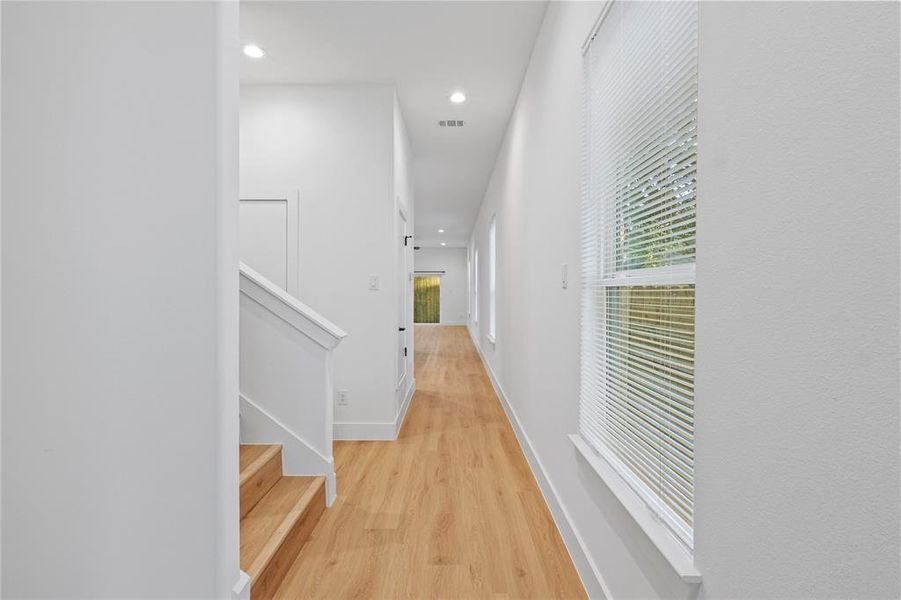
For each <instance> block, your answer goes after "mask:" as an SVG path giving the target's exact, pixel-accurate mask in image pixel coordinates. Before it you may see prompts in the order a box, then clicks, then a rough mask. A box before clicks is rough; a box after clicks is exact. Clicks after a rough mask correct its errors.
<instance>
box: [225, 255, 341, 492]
mask: <svg viewBox="0 0 901 600" xmlns="http://www.w3.org/2000/svg"><path fill="white" fill-rule="evenodd" d="M240 273H241V275H240V292H241V313H240V314H241V317H240V321H241V324H240V390H241V442H242V443H245V444H282V446H283V448H284V456H283V461H284V471H285V474H286V475H324V476H325V477H326V482H327V486H326V501H327V503H328V504H329V505H331V503H332V501H333V500H334V498H335V493H336V489H335V466H334V458H333V454H332V441H333V431H332V430H333V420H334V411H333V373H332V371H333V357H332V353H333V351H334V349H335V347H336V346H337V345H338V344H339V343H340V342H341V340H342V339H343V338H344V337H345V336H346V335H347V334H346V333H345V332H344V331H343V330H341V329H340V328H339V327H337V326H335V325H334V324H333V323H331V322H330V321H329V320H328V319H326V318H324V317H323V316H322V315H320V314H319V313H317V312H316V311H314V310H313V309H311V308H310V307H309V306H307V305H305V304H304V303H302V302H300V301H299V300H297V299H296V298H294V297H293V296H291V295H289V294H288V293H287V292H285V291H284V290H283V289H281V288H279V287H278V286H277V285H275V284H274V283H272V282H271V281H269V280H268V279H266V278H265V277H263V276H262V275H260V274H259V273H257V272H256V271H254V270H253V269H251V268H250V267H248V266H247V265H245V264H243V263H242V264H241V269H240Z"/></svg>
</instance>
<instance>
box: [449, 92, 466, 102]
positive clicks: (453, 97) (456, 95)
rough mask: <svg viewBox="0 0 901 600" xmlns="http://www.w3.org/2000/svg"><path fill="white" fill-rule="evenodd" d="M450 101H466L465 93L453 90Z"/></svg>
mask: <svg viewBox="0 0 901 600" xmlns="http://www.w3.org/2000/svg"><path fill="white" fill-rule="evenodd" d="M450 101H451V102H453V103H454V104H460V103H461V102H466V94H464V93H463V92H454V93H453V94H451V97H450Z"/></svg>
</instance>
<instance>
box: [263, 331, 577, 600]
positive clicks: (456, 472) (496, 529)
mask: <svg viewBox="0 0 901 600" xmlns="http://www.w3.org/2000/svg"><path fill="white" fill-rule="evenodd" d="M415 336H416V338H415V341H416V386H417V391H416V394H415V396H414V397H413V401H412V404H411V406H410V409H409V412H408V414H407V418H406V422H405V424H404V427H403V430H402V431H401V435H400V438H399V439H398V440H397V441H395V442H338V443H337V444H336V447H335V462H336V469H337V477H338V499H337V500H336V502H335V504H334V506H332V507H331V508H329V509H327V510H326V511H325V514H324V515H323V516H322V519H321V520H320V521H319V523H318V525H317V526H316V528H315V529H314V530H313V534H312V537H311V539H310V540H309V541H308V542H307V544H306V545H305V546H304V548H303V550H301V552H300V555H299V556H298V557H297V560H296V562H295V563H294V565H293V566H292V567H291V570H290V572H289V573H288V575H287V576H286V577H285V580H284V582H283V583H282V586H281V588H280V589H279V593H278V595H277V596H276V597H277V598H281V599H297V598H327V599H330V600H338V599H343V598H416V599H427V598H584V597H585V593H584V591H583V589H582V585H581V583H580V582H579V578H578V575H577V574H576V571H575V569H574V567H573V565H572V561H571V560H570V558H569V555H568V554H567V552H566V548H565V547H564V545H563V542H562V540H561V539H560V536H559V534H558V533H557V529H556V528H555V526H554V523H553V521H552V520H551V516H550V513H549V512H548V510H547V507H546V505H545V503H544V499H543V498H542V496H541V492H540V491H539V489H538V486H537V484H536V483H535V480H534V478H533V477H532V473H531V471H530V470H529V466H528V464H527V463H526V460H525V458H524V456H523V454H522V451H521V450H520V448H519V444H518V443H517V441H516V437H515V435H514V433H513V430H512V429H511V427H510V424H509V422H508V421H507V418H506V416H505V414H504V412H503V409H502V408H501V406H500V404H499V402H498V399H497V396H495V394H494V391H493V389H492V387H491V383H490V382H489V380H488V377H487V375H486V374H485V370H484V367H483V366H482V363H481V361H480V360H479V357H478V354H477V353H476V350H475V348H474V347H473V345H472V342H471V341H470V338H469V334H468V333H467V331H466V329H465V328H464V327H434V326H433V327H417V329H416V333H415Z"/></svg>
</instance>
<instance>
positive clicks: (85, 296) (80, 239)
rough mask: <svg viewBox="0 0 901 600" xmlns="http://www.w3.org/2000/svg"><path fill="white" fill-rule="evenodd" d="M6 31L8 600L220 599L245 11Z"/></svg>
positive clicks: (106, 9)
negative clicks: (109, 599) (45, 599)
mask: <svg viewBox="0 0 901 600" xmlns="http://www.w3.org/2000/svg"><path fill="white" fill-rule="evenodd" d="M2 12H3V19H2V21H3V22H2V26H3V32H2V43H3V52H2V93H3V99H2V111H3V112H2V136H3V137H2V143H3V146H4V149H5V150H6V152H4V153H3V162H2V170H3V175H4V177H3V181H2V185H3V189H2V194H3V206H2V226H3V230H2V256H3V264H2V274H3V286H2V293H3V296H2V307H3V308H2V318H3V323H4V328H3V332H2V349H3V365H2V367H3V369H2V372H3V378H2V384H3V390H2V397H3V407H2V409H3V424H2V427H3V430H2V444H3V448H2V450H3V452H2V460H3V462H2V479H3V486H2V487H3V498H2V509H3V514H2V520H3V532H2V533H3V538H2V545H3V559H4V565H3V567H4V568H3V593H4V595H5V596H6V597H10V598H25V597H57V598H61V597H65V598H79V597H90V598H101V597H116V598H125V597H145V598H151V597H152V598H167V597H195V598H211V597H219V598H222V597H228V595H229V594H230V588H231V587H232V585H234V584H235V582H236V581H237V580H238V574H239V572H238V499H237V490H238V487H237V486H238V481H237V444H238V418H237V406H238V402H237V385H236V382H237V294H236V292H237V255H236V244H237V230H236V229H235V228H234V226H235V223H236V218H237V206H236V202H235V200H236V198H237V170H236V169H237V165H236V159H237V109H238V89H237V82H238V73H237V69H236V66H237V63H236V60H235V59H236V57H237V56H238V54H237V53H238V48H239V46H238V37H237V28H238V21H237V19H238V13H237V6H236V5H235V4H223V5H218V6H217V5H215V4H213V3H166V4H158V3H69V2H62V3H16V2H4V3H3V5H2ZM161 41H164V43H161ZM229 232H231V235H230V233H229ZM230 252H231V253H232V256H231V258H232V259H233V260H231V261H230V260H229V253H230Z"/></svg>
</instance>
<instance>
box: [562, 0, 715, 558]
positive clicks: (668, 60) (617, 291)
mask: <svg viewBox="0 0 901 600" xmlns="http://www.w3.org/2000/svg"><path fill="white" fill-rule="evenodd" d="M585 78H586V96H585V103H586V106H585V111H586V117H587V118H586V140H585V142H586V143H585V149H586V155H585V165H584V166H585V176H586V180H585V186H584V195H583V206H582V231H581V245H582V277H583V287H582V290H583V291H582V293H583V297H582V357H581V360H582V381H581V409H580V419H579V430H580V433H581V434H582V436H583V437H584V438H585V440H586V441H587V442H588V443H589V444H591V445H592V446H593V447H594V448H595V449H596V450H597V451H598V452H599V453H600V454H601V455H603V456H604V457H606V458H607V459H608V461H609V462H610V463H611V464H613V466H614V467H616V468H617V469H618V470H619V471H620V473H621V474H622V475H623V476H624V477H625V478H626V479H627V480H628V481H629V482H630V483H631V484H632V485H633V487H634V488H635V489H636V491H637V492H638V493H639V494H640V495H642V496H643V497H644V498H645V500H646V501H647V502H648V504H649V505H650V506H652V508H654V510H655V511H657V513H658V515H659V516H660V517H661V518H662V519H663V520H664V521H665V522H666V523H668V524H669V525H670V526H671V528H672V529H673V531H674V532H675V533H676V534H677V535H678V536H679V537H680V538H681V539H682V540H683V542H685V543H686V544H687V545H688V546H689V547H690V546H691V544H692V506H693V495H694V494H693V489H694V484H693V481H694V468H693V465H694V311H695V306H694V261H695V201H696V185H695V181H696V166H697V164H696V163H697V87H698V86H697V4H696V3H695V2H614V3H613V4H612V5H611V6H610V9H609V12H608V13H607V15H606V17H605V18H604V20H603V21H602V23H601V25H600V27H599V29H598V31H597V33H596V35H595V37H594V38H593V40H592V41H591V43H590V45H589V46H588V50H587V52H586V56H585Z"/></svg>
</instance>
